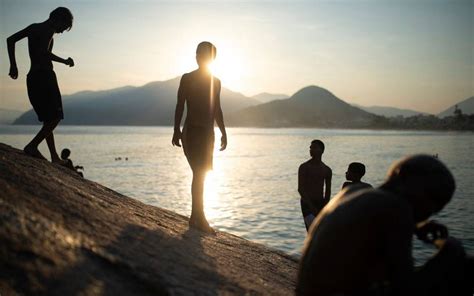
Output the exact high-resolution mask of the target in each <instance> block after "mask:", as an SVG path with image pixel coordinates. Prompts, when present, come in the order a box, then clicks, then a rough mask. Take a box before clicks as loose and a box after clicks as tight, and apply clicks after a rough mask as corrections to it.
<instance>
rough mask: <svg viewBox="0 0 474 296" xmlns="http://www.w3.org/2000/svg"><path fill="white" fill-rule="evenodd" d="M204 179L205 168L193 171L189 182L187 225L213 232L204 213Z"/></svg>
mask: <svg viewBox="0 0 474 296" xmlns="http://www.w3.org/2000/svg"><path fill="white" fill-rule="evenodd" d="M205 179H206V171H205V170H194V171H193V182H192V184H191V195H192V210H191V217H190V218H189V225H190V226H191V227H194V228H197V229H199V230H201V231H204V232H207V233H215V231H214V229H212V227H211V226H209V223H208V222H207V220H206V216H205V214H204V181H205Z"/></svg>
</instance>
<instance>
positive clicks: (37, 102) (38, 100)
mask: <svg viewBox="0 0 474 296" xmlns="http://www.w3.org/2000/svg"><path fill="white" fill-rule="evenodd" d="M72 21H73V16H72V14H71V12H70V11H69V9H67V8H65V7H58V8H56V9H55V10H53V11H52V12H51V13H50V15H49V18H48V19H47V20H46V21H44V22H42V23H38V24H32V25H29V26H28V27H26V28H25V29H23V30H21V31H19V32H17V33H15V34H13V35H11V36H10V37H8V38H7V44H8V56H9V58H10V73H9V75H10V77H11V78H13V79H17V78H18V68H17V64H16V59H15V43H16V42H17V41H19V40H21V39H23V38H25V37H26V38H28V52H29V55H30V61H31V67H30V71H29V72H28V75H27V78H26V86H27V89H28V97H29V99H30V102H31V105H32V106H33V109H34V110H35V112H36V115H37V116H38V120H39V121H41V122H43V127H42V128H41V130H40V131H39V132H38V134H37V135H36V136H35V137H34V138H33V140H31V142H29V143H28V144H27V145H26V146H25V148H24V149H23V150H24V152H25V153H26V154H28V155H31V156H34V157H37V158H40V159H46V158H45V157H44V156H43V155H41V153H40V152H39V150H38V145H39V144H40V143H41V142H42V141H43V140H44V139H46V143H47V144H48V149H49V152H50V154H51V161H52V162H53V163H60V164H62V163H63V161H61V159H60V158H59V156H58V153H57V151H56V146H55V144H54V135H53V130H54V129H55V128H56V126H57V125H58V123H59V121H60V120H61V119H63V118H64V117H63V108H62V102H61V93H60V91H59V87H58V81H57V79H56V74H55V73H54V71H53V61H54V62H59V63H63V64H66V65H68V66H69V67H72V66H74V61H73V60H72V59H71V58H68V59H63V58H60V57H58V56H56V55H54V54H53V53H52V50H53V44H54V40H53V35H54V34H55V33H62V32H64V30H68V31H69V30H70V29H71V27H72Z"/></svg>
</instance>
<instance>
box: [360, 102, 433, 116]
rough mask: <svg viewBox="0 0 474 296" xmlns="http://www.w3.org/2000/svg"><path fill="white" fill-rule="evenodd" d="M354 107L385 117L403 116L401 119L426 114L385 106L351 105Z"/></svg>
mask: <svg viewBox="0 0 474 296" xmlns="http://www.w3.org/2000/svg"><path fill="white" fill-rule="evenodd" d="M353 106H354V107H357V108H360V109H362V110H365V111H367V112H370V113H373V114H377V115H381V116H385V117H397V116H403V117H409V116H415V115H420V114H423V115H426V114H427V113H424V112H420V111H415V110H410V109H400V108H395V107H387V106H369V107H366V106H360V105H356V104H353Z"/></svg>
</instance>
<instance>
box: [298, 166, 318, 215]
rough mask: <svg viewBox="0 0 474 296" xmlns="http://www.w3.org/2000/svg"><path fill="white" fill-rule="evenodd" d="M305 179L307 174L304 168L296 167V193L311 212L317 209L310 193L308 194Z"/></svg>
mask: <svg viewBox="0 0 474 296" xmlns="http://www.w3.org/2000/svg"><path fill="white" fill-rule="evenodd" d="M307 179H308V176H307V175H306V170H305V169H304V168H303V166H300V168H299V169H298V193H299V194H300V196H301V199H302V200H303V201H304V202H305V204H307V205H308V206H309V207H310V211H311V213H316V212H317V211H318V210H317V208H316V205H315V204H314V203H313V201H312V200H311V197H310V195H309V194H308V188H307V186H308V185H307Z"/></svg>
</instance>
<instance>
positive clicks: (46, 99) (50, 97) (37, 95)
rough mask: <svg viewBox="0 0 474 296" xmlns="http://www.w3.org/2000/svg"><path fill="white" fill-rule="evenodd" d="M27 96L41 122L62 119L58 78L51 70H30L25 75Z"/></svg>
mask: <svg viewBox="0 0 474 296" xmlns="http://www.w3.org/2000/svg"><path fill="white" fill-rule="evenodd" d="M26 86H27V88H28V97H29V98H30V103H31V105H32V106H33V109H34V110H35V112H36V115H38V120H39V121H42V122H48V121H53V120H57V119H63V118H64V114H63V104H62V101H61V92H60V91H59V86H58V80H57V78H56V74H55V73H54V71H53V70H47V69H45V70H36V71H31V72H30V73H28V75H27V76H26Z"/></svg>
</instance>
